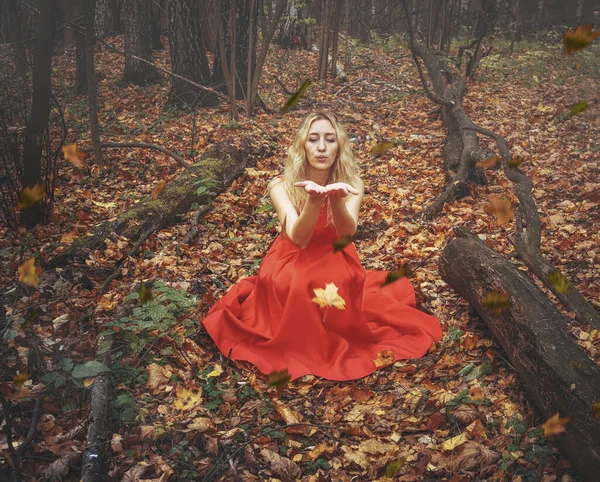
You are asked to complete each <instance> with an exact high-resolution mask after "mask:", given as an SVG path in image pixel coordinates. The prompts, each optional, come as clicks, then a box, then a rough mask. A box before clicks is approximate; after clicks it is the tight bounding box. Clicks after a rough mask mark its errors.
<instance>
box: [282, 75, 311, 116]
mask: <svg viewBox="0 0 600 482" xmlns="http://www.w3.org/2000/svg"><path fill="white" fill-rule="evenodd" d="M310 84H312V80H310V79H306V80H305V81H304V82H303V83H302V85H301V86H300V88H299V89H298V90H297V91H296V92H294V93H293V94H292V95H291V97H290V98H289V99H288V100H287V102H286V103H285V104H284V106H283V107H282V108H281V113H282V114H285V113H286V112H287V111H288V110H290V109H293V108H294V107H296V104H298V101H299V100H300V97H302V94H303V93H304V91H305V90H306V89H308V88H309V87H310Z"/></svg>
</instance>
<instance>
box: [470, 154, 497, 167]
mask: <svg viewBox="0 0 600 482" xmlns="http://www.w3.org/2000/svg"><path fill="white" fill-rule="evenodd" d="M501 166H502V157H500V156H493V157H488V158H487V159H484V160H483V161H479V162H477V163H476V164H475V167H481V168H486V169H499V168H500V167H501Z"/></svg>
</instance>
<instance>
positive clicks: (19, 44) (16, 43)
mask: <svg viewBox="0 0 600 482" xmlns="http://www.w3.org/2000/svg"><path fill="white" fill-rule="evenodd" d="M7 8H8V26H9V28H10V41H11V42H12V44H13V45H12V48H13V55H14V58H15V66H16V68H17V75H18V76H19V77H20V78H21V81H22V82H24V83H26V81H27V73H28V72H29V67H28V66H27V54H26V52H25V44H24V43H23V29H22V23H21V5H20V4H19V3H18V2H15V1H12V0H9V1H8V2H7Z"/></svg>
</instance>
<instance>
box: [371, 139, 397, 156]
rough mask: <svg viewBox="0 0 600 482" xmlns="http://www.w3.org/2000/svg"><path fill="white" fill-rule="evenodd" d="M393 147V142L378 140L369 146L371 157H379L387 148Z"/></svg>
mask: <svg viewBox="0 0 600 482" xmlns="http://www.w3.org/2000/svg"><path fill="white" fill-rule="evenodd" d="M391 147H394V143H393V142H378V143H377V144H375V145H374V146H373V147H371V155H372V156H373V157H379V156H381V155H383V154H384V153H385V151H387V150H388V149H389V148H391Z"/></svg>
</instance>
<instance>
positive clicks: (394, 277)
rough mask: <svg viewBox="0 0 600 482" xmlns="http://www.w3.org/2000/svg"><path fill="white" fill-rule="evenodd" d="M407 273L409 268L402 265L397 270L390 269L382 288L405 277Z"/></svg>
mask: <svg viewBox="0 0 600 482" xmlns="http://www.w3.org/2000/svg"><path fill="white" fill-rule="evenodd" d="M407 274H408V268H407V267H406V266H400V267H399V268H398V269H397V270H394V271H388V274H387V276H386V277H385V280H384V281H383V283H381V286H380V288H383V287H384V286H387V285H389V284H392V283H394V282H395V281H398V280H399V279H400V278H404V277H405V276H406V275H407Z"/></svg>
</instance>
